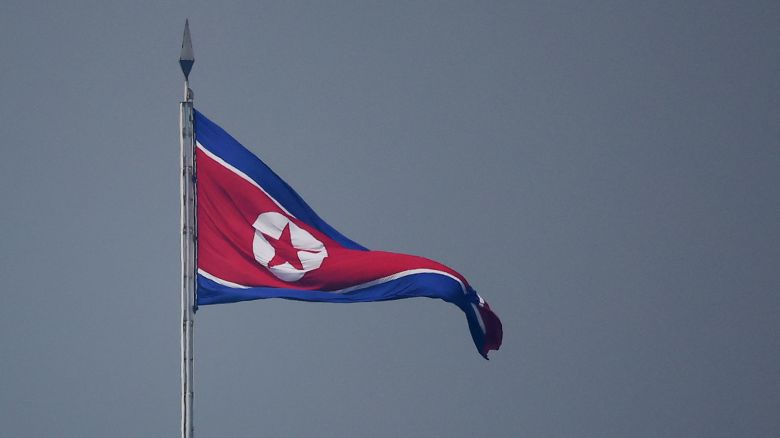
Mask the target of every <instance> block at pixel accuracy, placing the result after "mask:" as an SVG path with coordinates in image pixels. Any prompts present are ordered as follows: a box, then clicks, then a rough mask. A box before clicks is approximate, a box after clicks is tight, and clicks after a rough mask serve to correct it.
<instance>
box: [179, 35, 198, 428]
mask: <svg viewBox="0 0 780 438" xmlns="http://www.w3.org/2000/svg"><path fill="white" fill-rule="evenodd" d="M194 63H195V56H194V54H193V52H192V40H191V39H190V24H189V20H187V21H185V22H184V38H183V39H182V43H181V55H180V56H179V65H180V66H181V71H182V72H183V73H184V101H182V102H181V104H180V106H179V123H180V124H179V127H180V128H181V132H180V134H181V137H180V138H181V197H182V199H181V436H182V438H192V437H193V432H194V427H193V418H194V416H193V414H192V399H193V395H194V392H193V386H192V383H193V382H192V381H193V378H192V372H193V355H192V346H193V342H192V330H193V323H194V322H195V305H196V301H195V282H196V274H197V264H196V248H197V235H198V223H197V217H196V214H195V203H196V202H197V197H196V193H195V190H196V189H195V137H194V129H193V118H194V113H193V108H192V90H190V84H189V76H190V71H191V70H192V65H193V64H194Z"/></svg>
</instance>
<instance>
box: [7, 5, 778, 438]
mask: <svg viewBox="0 0 780 438" xmlns="http://www.w3.org/2000/svg"><path fill="white" fill-rule="evenodd" d="M185 17H189V18H190V22H191V27H192V36H193V42H194V47H195V57H196V62H195V67H194V69H193V73H192V77H191V79H192V87H193V89H194V92H195V102H196V107H197V108H199V109H200V110H201V111H202V112H204V113H205V114H206V115H207V116H208V117H210V118H212V119H213V120H214V121H215V122H217V123H219V124H220V125H222V126H223V127H224V128H225V129H227V130H228V131H229V132H231V133H232V134H233V135H234V136H235V137H236V138H237V139H239V141H241V142H242V143H243V144H245V145H246V146H247V147H249V148H250V149H251V150H253V151H254V152H256V153H257V154H259V155H260V156H261V157H262V158H263V159H264V160H265V161H266V162H267V163H268V164H269V165H270V166H272V167H273V168H274V169H275V170H276V171H277V172H278V173H279V174H280V175H282V177H284V178H285V179H286V180H287V181H289V182H290V183H291V184H292V185H293V186H294V187H295V188H296V189H297V190H298V191H299V192H300V193H301V195H302V196H303V197H304V198H306V199H307V200H308V201H309V202H310V204H311V205H312V206H313V207H314V208H315V209H316V210H317V211H318V212H319V213H320V214H321V215H322V216H323V217H324V218H326V220H328V221H329V222H330V223H331V224H332V225H334V226H335V227H336V228H337V229H339V230H340V231H342V232H344V233H345V234H346V235H348V236H350V237H351V238H353V239H355V240H357V241H358V242H360V243H362V244H364V245H366V246H368V247H370V248H377V249H385V250H394V251H401V252H408V253H413V254H419V255H423V256H427V257H430V258H434V259H437V260H440V261H442V262H444V263H446V264H448V265H450V266H452V267H454V268H455V269H458V270H459V271H461V272H462V273H464V275H466V276H467V277H468V278H469V280H470V281H471V283H472V284H474V285H475V287H476V288H477V289H478V290H479V292H480V293H481V294H482V295H483V296H484V297H485V298H486V299H487V300H488V301H489V302H490V304H491V305H492V307H493V308H494V309H495V310H496V312H497V313H498V314H499V315H500V316H501V318H502V320H503V323H504V331H505V340H504V346H503V348H502V349H501V351H498V352H494V353H492V360H491V361H490V362H486V361H484V360H482V359H481V358H480V356H479V355H478V354H477V352H476V351H475V350H474V347H473V345H472V342H471V339H470V336H469V334H468V329H467V326H466V321H465V318H464V317H463V315H462V313H461V312H460V311H459V310H458V309H457V308H455V307H454V306H451V305H448V304H445V303H442V302H439V301H433V300H427V299H416V300H406V301H398V302H392V303H372V304H353V305H332V304H331V305H328V304H306V303H297V302H285V301H280V300H270V301H256V302H252V303H242V304H229V305H219V306H210V307H204V308H202V309H201V311H200V312H199V313H198V315H197V321H196V332H195V336H196V337H195V340H196V342H195V355H196V386H195V391H196V398H195V401H196V411H195V412H196V435H197V436H198V437H249V436H257V437H261V436H268V437H271V436H273V437H309V436H310V437H315V436H316V437H379V438H385V437H387V438H395V437H479V436H490V437H540V438H548V437H599V438H601V437H620V438H622V437H708V438H709V437H724V438H725V437H728V438H733V437H777V436H779V434H780V415H778V413H779V412H780V320H779V319H778V314H779V313H780V144H779V143H780V142H779V141H778V139H780V82H779V81H778V78H779V77H780V32H778V26H779V25H780V3H778V2H776V1H767V2H719V1H686V2H679V1H668V2H659V1H649V2H648V1H641V2H640V1H636V2H620V1H613V2H607V1H592V2H520V1H516V2H488V1H481V2H477V1H474V2H453V1H448V2H407V1H392V2H391V1H384V2H369V1H352V2H326V1H312V2H290V1H277V2H271V1H246V2H215V1H210V2H206V1H197V2H184V1H180V2H159V1H145V2H144V1H136V2H111V1H81V2H32V1H9V0H3V1H2V3H0V139H1V143H0V147H1V148H2V152H3V154H2V160H0V205H2V209H0V230H2V231H1V233H2V234H0V242H1V243H0V245H1V246H0V435H2V436H4V437H23V436H30V437H34V436H67V437H80V438H91V437H107V436H111V437H175V436H177V434H178V433H179V432H178V428H179V327H180V323H179V230H178V226H179V185H178V184H179V180H178V153H179V146H178V133H177V130H178V119H177V118H178V102H179V100H180V99H181V94H182V76H181V73H180V71H179V66H178V64H177V59H178V55H179V47H180V46H179V45H180V42H181V34H182V29H183V25H184V19H185Z"/></svg>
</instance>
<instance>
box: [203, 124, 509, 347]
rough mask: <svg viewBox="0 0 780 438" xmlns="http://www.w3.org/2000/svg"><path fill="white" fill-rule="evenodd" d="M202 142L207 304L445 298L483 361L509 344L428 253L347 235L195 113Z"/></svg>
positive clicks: (484, 307) (475, 299) (455, 277)
mask: <svg viewBox="0 0 780 438" xmlns="http://www.w3.org/2000/svg"><path fill="white" fill-rule="evenodd" d="M195 141H196V162H197V169H198V170H197V197H198V210H197V220H198V252H197V261H198V288H197V302H198V304H199V305H206V304H216V303H230V302H237V301H246V300H256V299H262V298H286V299H292V300H302V301H320V302H332V303H355V302H366V301H386V300H397V299H401V298H412V297H429V298H439V299H442V300H444V301H447V302H449V303H452V304H455V305H456V306H458V307H459V308H460V309H461V310H462V311H463V312H464V313H465V314H466V319H467V321H468V325H469V330H470V331H471V336H472V338H473V339H474V344H475V345H476V347H477V350H478V351H479V353H480V354H481V355H482V356H483V357H485V358H486V359H487V354H488V351H490V350H498V348H499V347H500V346H501V338H502V328H501V321H500V320H499V319H498V317H497V316H496V315H495V314H494V313H493V312H492V311H491V310H490V306H488V304H487V303H486V302H485V301H484V300H483V299H482V298H481V297H480V296H479V295H478V294H477V293H476V292H475V291H474V289H472V288H471V286H470V285H469V283H468V282H467V281H466V279H465V278H463V276H462V275H460V274H459V273H457V272H455V271H454V270H452V269H450V268H448V267H447V266H444V265H442V264H440V263H437V262H435V261H433V260H429V259H426V258H423V257H417V256H412V255H406V254H395V253H391V252H384V251H370V250H368V249H366V248H364V247H363V246H361V245H359V244H358V243H355V242H354V241H352V240H350V239H349V238H347V237H345V236H344V235H342V234H341V233H339V232H338V231H336V230H335V229H334V228H333V227H331V226H330V225H328V224H327V223H325V221H323V220H322V219H321V218H320V217H319V216H317V214H316V213H315V212H314V211H313V210H312V209H311V208H310V207H309V206H308V205H307V204H306V202H304V200H303V199H301V197H300V196H298V194H297V193H296V192H295V191H294V190H293V189H292V188H291V187H290V186H289V185H287V183H285V182H284V181H282V179H281V178H279V176H277V175H276V174H275V173H274V172H273V171H272V170H271V169H270V168H269V167H268V166H266V165H265V163H263V162H262V161H261V160H260V159H259V158H257V157H256V156H254V155H253V154H252V153H251V152H249V151H248V150H247V149H246V148H244V147H243V146H242V145H241V144H239V143H238V142H237V141H236V140H235V139H233V137H231V136H230V135H229V134H228V133H227V132H225V131H224V130H223V129H222V128H220V127H219V126H217V125H216V124H214V123H213V122H212V121H210V120H209V119H207V118H206V117H205V116H204V115H203V114H201V113H200V112H197V111H196V112H195Z"/></svg>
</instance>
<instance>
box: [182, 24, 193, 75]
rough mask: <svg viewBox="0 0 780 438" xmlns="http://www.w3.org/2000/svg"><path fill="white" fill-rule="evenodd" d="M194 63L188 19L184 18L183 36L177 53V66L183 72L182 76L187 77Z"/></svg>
mask: <svg viewBox="0 0 780 438" xmlns="http://www.w3.org/2000/svg"><path fill="white" fill-rule="evenodd" d="M193 64H195V54H194V52H193V51H192V38H191V37H190V19H189V18H187V19H185V20H184V36H183V37H182V41H181V54H180V55H179V66H181V71H182V73H184V78H185V79H188V78H189V76H190V71H192V65H193Z"/></svg>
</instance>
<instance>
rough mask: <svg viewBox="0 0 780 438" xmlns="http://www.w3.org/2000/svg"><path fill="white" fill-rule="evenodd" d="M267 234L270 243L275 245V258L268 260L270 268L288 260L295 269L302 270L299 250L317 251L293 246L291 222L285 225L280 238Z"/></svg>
mask: <svg viewBox="0 0 780 438" xmlns="http://www.w3.org/2000/svg"><path fill="white" fill-rule="evenodd" d="M266 236H267V237H268V239H267V240H268V243H269V244H271V246H273V247H274V258H272V259H271V261H270V262H268V267H269V268H272V267H274V266H278V265H281V264H284V263H285V262H286V263H289V264H291V265H292V266H293V267H294V268H295V269H298V270H301V271H302V270H303V264H301V259H300V258H299V257H298V251H306V252H316V251H309V250H306V249H299V248H296V247H294V246H293V243H292V236H291V235H290V224H289V223H288V224H286V225H285V226H284V229H283V230H282V234H281V235H279V238H278V239H274V238H273V237H271V236H268V235H267V234H266Z"/></svg>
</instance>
